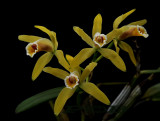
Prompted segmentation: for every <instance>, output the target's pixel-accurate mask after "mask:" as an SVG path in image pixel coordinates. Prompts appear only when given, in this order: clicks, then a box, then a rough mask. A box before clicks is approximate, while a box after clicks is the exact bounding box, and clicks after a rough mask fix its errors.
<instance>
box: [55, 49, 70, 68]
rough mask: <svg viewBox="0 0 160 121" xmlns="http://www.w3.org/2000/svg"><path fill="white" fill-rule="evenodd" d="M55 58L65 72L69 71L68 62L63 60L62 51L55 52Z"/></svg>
mask: <svg viewBox="0 0 160 121" xmlns="http://www.w3.org/2000/svg"><path fill="white" fill-rule="evenodd" d="M55 56H56V57H57V59H58V62H59V64H61V65H62V66H63V67H64V68H65V69H66V70H68V71H69V70H70V65H69V64H68V62H67V61H66V59H65V58H64V54H63V51H62V50H57V51H56V53H55Z"/></svg>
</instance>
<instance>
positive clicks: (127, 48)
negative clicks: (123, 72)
mask: <svg viewBox="0 0 160 121" xmlns="http://www.w3.org/2000/svg"><path fill="white" fill-rule="evenodd" d="M119 47H120V48H121V49H122V50H124V51H125V52H127V53H128V54H129V57H130V59H131V61H132V63H133V64H134V65H135V66H136V65H137V62H136V59H135V56H134V53H133V49H132V48H131V46H130V45H129V44H127V43H126V42H123V41H120V42H119Z"/></svg>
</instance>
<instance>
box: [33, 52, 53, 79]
mask: <svg viewBox="0 0 160 121" xmlns="http://www.w3.org/2000/svg"><path fill="white" fill-rule="evenodd" d="M52 57H53V54H52V53H51V52H47V53H45V54H43V55H42V56H41V57H40V58H39V59H38V60H37V62H36V64H35V66H34V69H33V72H32V80H33V81H34V80H35V79H36V78H37V77H38V76H39V75H40V73H41V72H42V70H43V68H44V67H45V66H46V65H47V64H48V63H49V62H50V61H51V59H52Z"/></svg>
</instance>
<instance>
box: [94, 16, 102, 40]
mask: <svg viewBox="0 0 160 121" xmlns="http://www.w3.org/2000/svg"><path fill="white" fill-rule="evenodd" d="M101 31H102V16H101V14H98V15H97V16H96V17H95V18H94V21H93V28H92V37H93V38H94V35H95V34H96V33H97V32H98V33H101Z"/></svg>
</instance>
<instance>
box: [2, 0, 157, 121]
mask: <svg viewBox="0 0 160 121" xmlns="http://www.w3.org/2000/svg"><path fill="white" fill-rule="evenodd" d="M86 2H87V1H86ZM86 2H77V1H75V2H59V3H58V2H55V1H50V2H48V1H44V2H37V3H36V2H27V1H26V2H25V1H24V2H21V3H17V4H15V3H10V5H11V7H9V6H8V3H5V6H6V8H5V9H4V10H3V11H5V12H3V14H2V16H4V17H3V19H2V20H4V22H3V23H2V24H4V25H5V28H4V29H3V32H4V33H3V35H2V36H3V37H4V39H3V40H1V42H2V41H3V42H4V44H2V45H3V46H2V45H1V46H2V47H3V48H4V49H2V48H1V49H2V51H3V52H2V54H1V56H3V62H4V64H5V65H4V67H5V68H4V69H3V73H4V74H3V76H4V78H3V76H2V81H3V82H5V89H3V86H2V94H3V95H4V98H3V99H2V101H4V102H5V103H4V105H3V103H2V106H4V110H5V111H3V112H4V114H5V115H6V114H7V115H6V116H5V119H6V120H7V121H28V120H45V121H52V120H55V117H54V116H53V114H52V110H51V109H50V107H49V105H48V103H43V104H41V105H39V106H37V107H34V108H33V109H30V110H28V111H25V112H23V113H20V114H15V108H16V106H17V105H18V104H19V103H20V102H21V101H23V100H25V99H26V98H28V97H30V96H32V95H34V94H37V93H39V92H41V91H45V90H47V89H51V88H54V87H58V86H62V85H64V82H63V81H62V80H59V79H57V78H55V77H53V76H51V75H49V74H46V73H42V74H41V75H40V76H39V77H38V78H37V80H35V82H32V80H31V73H32V70H33V67H34V64H35V63H36V60H37V59H38V58H39V57H40V56H41V55H42V54H43V52H40V53H38V54H36V55H35V56H34V58H30V57H29V56H26V51H25V47H26V45H27V43H25V42H21V41H19V40H18V35H21V34H26V35H37V36H41V37H48V36H47V35H46V34H45V33H43V32H41V31H39V30H38V29H36V28H34V25H42V26H45V27H47V28H48V29H50V30H52V31H55V32H56V33H57V40H58V42H59V47H58V49H61V50H63V51H64V53H65V54H70V55H73V56H75V55H76V54H77V53H78V52H79V51H80V50H81V49H82V48H86V47H89V46H88V45H87V44H86V43H85V42H84V41H82V40H81V39H80V37H79V36H78V35H77V34H76V33H75V32H74V31H73V26H79V27H80V28H82V29H84V31H85V32H86V33H88V34H89V35H91V32H92V25H93V19H94V17H95V16H96V15H97V14H98V13H101V15H102V18H103V24H102V33H104V34H106V33H108V32H110V31H111V30H112V24H113V21H114V19H115V18H116V17H118V16H119V15H121V14H123V13H125V12H128V11H129V10H131V9H133V8H136V9H137V10H136V11H135V12H134V13H133V14H132V15H130V16H129V17H128V18H127V19H126V20H125V21H124V22H122V24H121V25H120V26H122V25H125V24H127V23H130V22H132V21H136V20H140V19H147V20H148V23H147V24H146V25H145V28H146V29H147V32H148V33H149V37H148V38H147V39H144V38H142V37H138V38H133V39H136V40H138V44H139V46H140V48H141V69H156V68H157V67H158V66H159V64H158V63H159V62H160V59H159V52H160V51H159V17H158V13H159V10H158V7H157V4H158V3H147V1H145V2H143V1H141V3H140V2H136V1H126V3H125V2H119V3H117V2H115V1H114V2H112V1H110V2H107V1H92V2H91V3H88V2H87V3H86ZM150 2H151V1H150ZM7 8H8V9H9V10H8V11H7ZM2 26H3V25H2ZM133 39H131V40H133ZM128 43H130V44H131V45H133V48H134V47H135V43H134V42H132V41H128ZM120 54H122V55H121V56H122V58H123V59H124V61H125V63H126V66H127V72H125V73H124V72H121V71H119V70H118V69H116V67H115V66H113V65H112V64H111V63H110V62H109V61H107V60H106V59H102V60H101V61H100V62H99V65H98V67H96V69H95V72H94V78H93V82H94V83H96V84H97V83H98V82H104V81H108V82H110V81H128V80H130V79H131V78H132V76H133V74H134V73H135V68H134V66H133V64H132V63H131V62H130V60H129V58H128V55H127V54H126V53H124V52H120ZM49 65H50V66H52V67H60V66H59V65H58V63H57V60H56V58H53V60H52V61H51V63H50V64H49ZM84 65H85V64H84ZM2 66H3V64H2ZM122 88H123V85H121V86H107V87H105V88H104V89H103V91H104V90H105V91H106V92H107V96H108V97H109V99H110V100H111V101H113V100H114V99H115V97H116V96H117V94H118V93H119V91H120V90H121V89H122ZM73 98H74V97H73ZM158 106H159V103H158V102H154V103H153V102H147V103H143V104H141V105H139V106H137V107H135V108H132V109H131V110H130V111H129V112H128V113H127V114H126V115H125V116H124V117H123V118H122V120H126V121H129V120H130V121H132V120H145V121H146V120H148V119H149V118H151V119H153V120H154V119H157V118H158V117H159V116H158V112H157V111H156V110H157V109H159V107H158ZM97 115H98V116H103V114H101V115H99V114H97ZM74 116H75V115H74ZM74 116H73V117H74ZM71 117H72V114H70V119H71V121H73V120H77V118H71ZM77 117H78V120H79V117H80V114H77ZM101 118H102V117H97V120H101ZM3 119H4V118H3Z"/></svg>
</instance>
